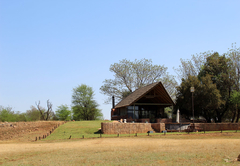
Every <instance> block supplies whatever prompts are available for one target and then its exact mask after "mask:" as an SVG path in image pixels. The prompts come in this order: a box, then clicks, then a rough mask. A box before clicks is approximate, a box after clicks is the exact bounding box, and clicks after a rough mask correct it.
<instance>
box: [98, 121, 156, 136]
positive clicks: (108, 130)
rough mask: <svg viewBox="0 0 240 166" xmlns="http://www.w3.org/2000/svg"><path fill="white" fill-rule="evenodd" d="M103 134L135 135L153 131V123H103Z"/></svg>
mask: <svg viewBox="0 0 240 166" xmlns="http://www.w3.org/2000/svg"><path fill="white" fill-rule="evenodd" d="M101 130H102V133H103V134H134V133H147V132H148V131H152V130H153V129H152V127H151V123H101Z"/></svg>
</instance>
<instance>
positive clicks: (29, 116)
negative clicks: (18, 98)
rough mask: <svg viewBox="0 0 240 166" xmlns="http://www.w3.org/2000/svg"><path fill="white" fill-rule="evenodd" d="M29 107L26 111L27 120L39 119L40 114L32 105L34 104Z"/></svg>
mask: <svg viewBox="0 0 240 166" xmlns="http://www.w3.org/2000/svg"><path fill="white" fill-rule="evenodd" d="M30 108H31V109H30V110H27V111H26V119H27V121H37V120H41V115H40V112H39V111H38V109H37V108H36V107H34V106H31V107H30ZM42 109H43V108H42ZM42 120H43V119H42Z"/></svg>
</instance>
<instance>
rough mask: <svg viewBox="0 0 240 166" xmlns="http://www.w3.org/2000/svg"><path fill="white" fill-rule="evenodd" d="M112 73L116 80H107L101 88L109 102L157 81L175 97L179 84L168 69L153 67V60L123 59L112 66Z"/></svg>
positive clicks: (120, 98) (159, 66)
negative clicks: (176, 87)
mask: <svg viewBox="0 0 240 166" xmlns="http://www.w3.org/2000/svg"><path fill="white" fill-rule="evenodd" d="M110 71H111V72H113V73H114V79H106V80H105V81H104V82H103V83H104V85H102V86H101V88H100V91H101V93H103V94H105V95H107V96H108V100H107V101H110V100H111V97H112V96H115V99H116V100H117V101H120V100H122V99H123V98H125V97H126V96H128V95H129V94H130V93H132V92H133V91H135V90H136V89H138V88H141V87H143V86H145V85H148V84H151V83H154V82H157V81H162V83H163V85H164V86H165V88H166V89H167V91H168V92H169V93H170V96H171V97H172V96H174V95H175V91H174V89H175V86H176V85H177V82H176V81H175V78H174V76H171V75H169V74H168V73H167V67H164V66H163V65H162V66H161V65H153V64H152V60H148V59H141V60H135V61H133V62H131V61H129V60H126V59H123V60H121V61H120V62H119V63H114V64H112V65H111V66H110Z"/></svg>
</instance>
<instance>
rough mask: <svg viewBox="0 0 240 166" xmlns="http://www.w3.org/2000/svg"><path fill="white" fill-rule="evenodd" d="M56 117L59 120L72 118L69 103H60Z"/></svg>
mask: <svg viewBox="0 0 240 166" xmlns="http://www.w3.org/2000/svg"><path fill="white" fill-rule="evenodd" d="M56 117H57V119H59V120H71V111H70V110H69V108H68V106H67V105H60V106H58V107H57V110H56Z"/></svg>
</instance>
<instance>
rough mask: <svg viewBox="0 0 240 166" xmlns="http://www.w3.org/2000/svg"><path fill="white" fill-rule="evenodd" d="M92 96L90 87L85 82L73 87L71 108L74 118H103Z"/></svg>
mask: <svg viewBox="0 0 240 166" xmlns="http://www.w3.org/2000/svg"><path fill="white" fill-rule="evenodd" d="M93 97H94V92H93V90H92V88H91V87H89V86H87V85H85V84H82V85H80V86H78V87H76V88H73V95H72V104H73V106H72V110H73V119H74V120H98V119H102V118H103V115H102V113H101V110H99V109H98V108H97V107H98V104H97V102H96V101H95V100H94V99H93Z"/></svg>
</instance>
